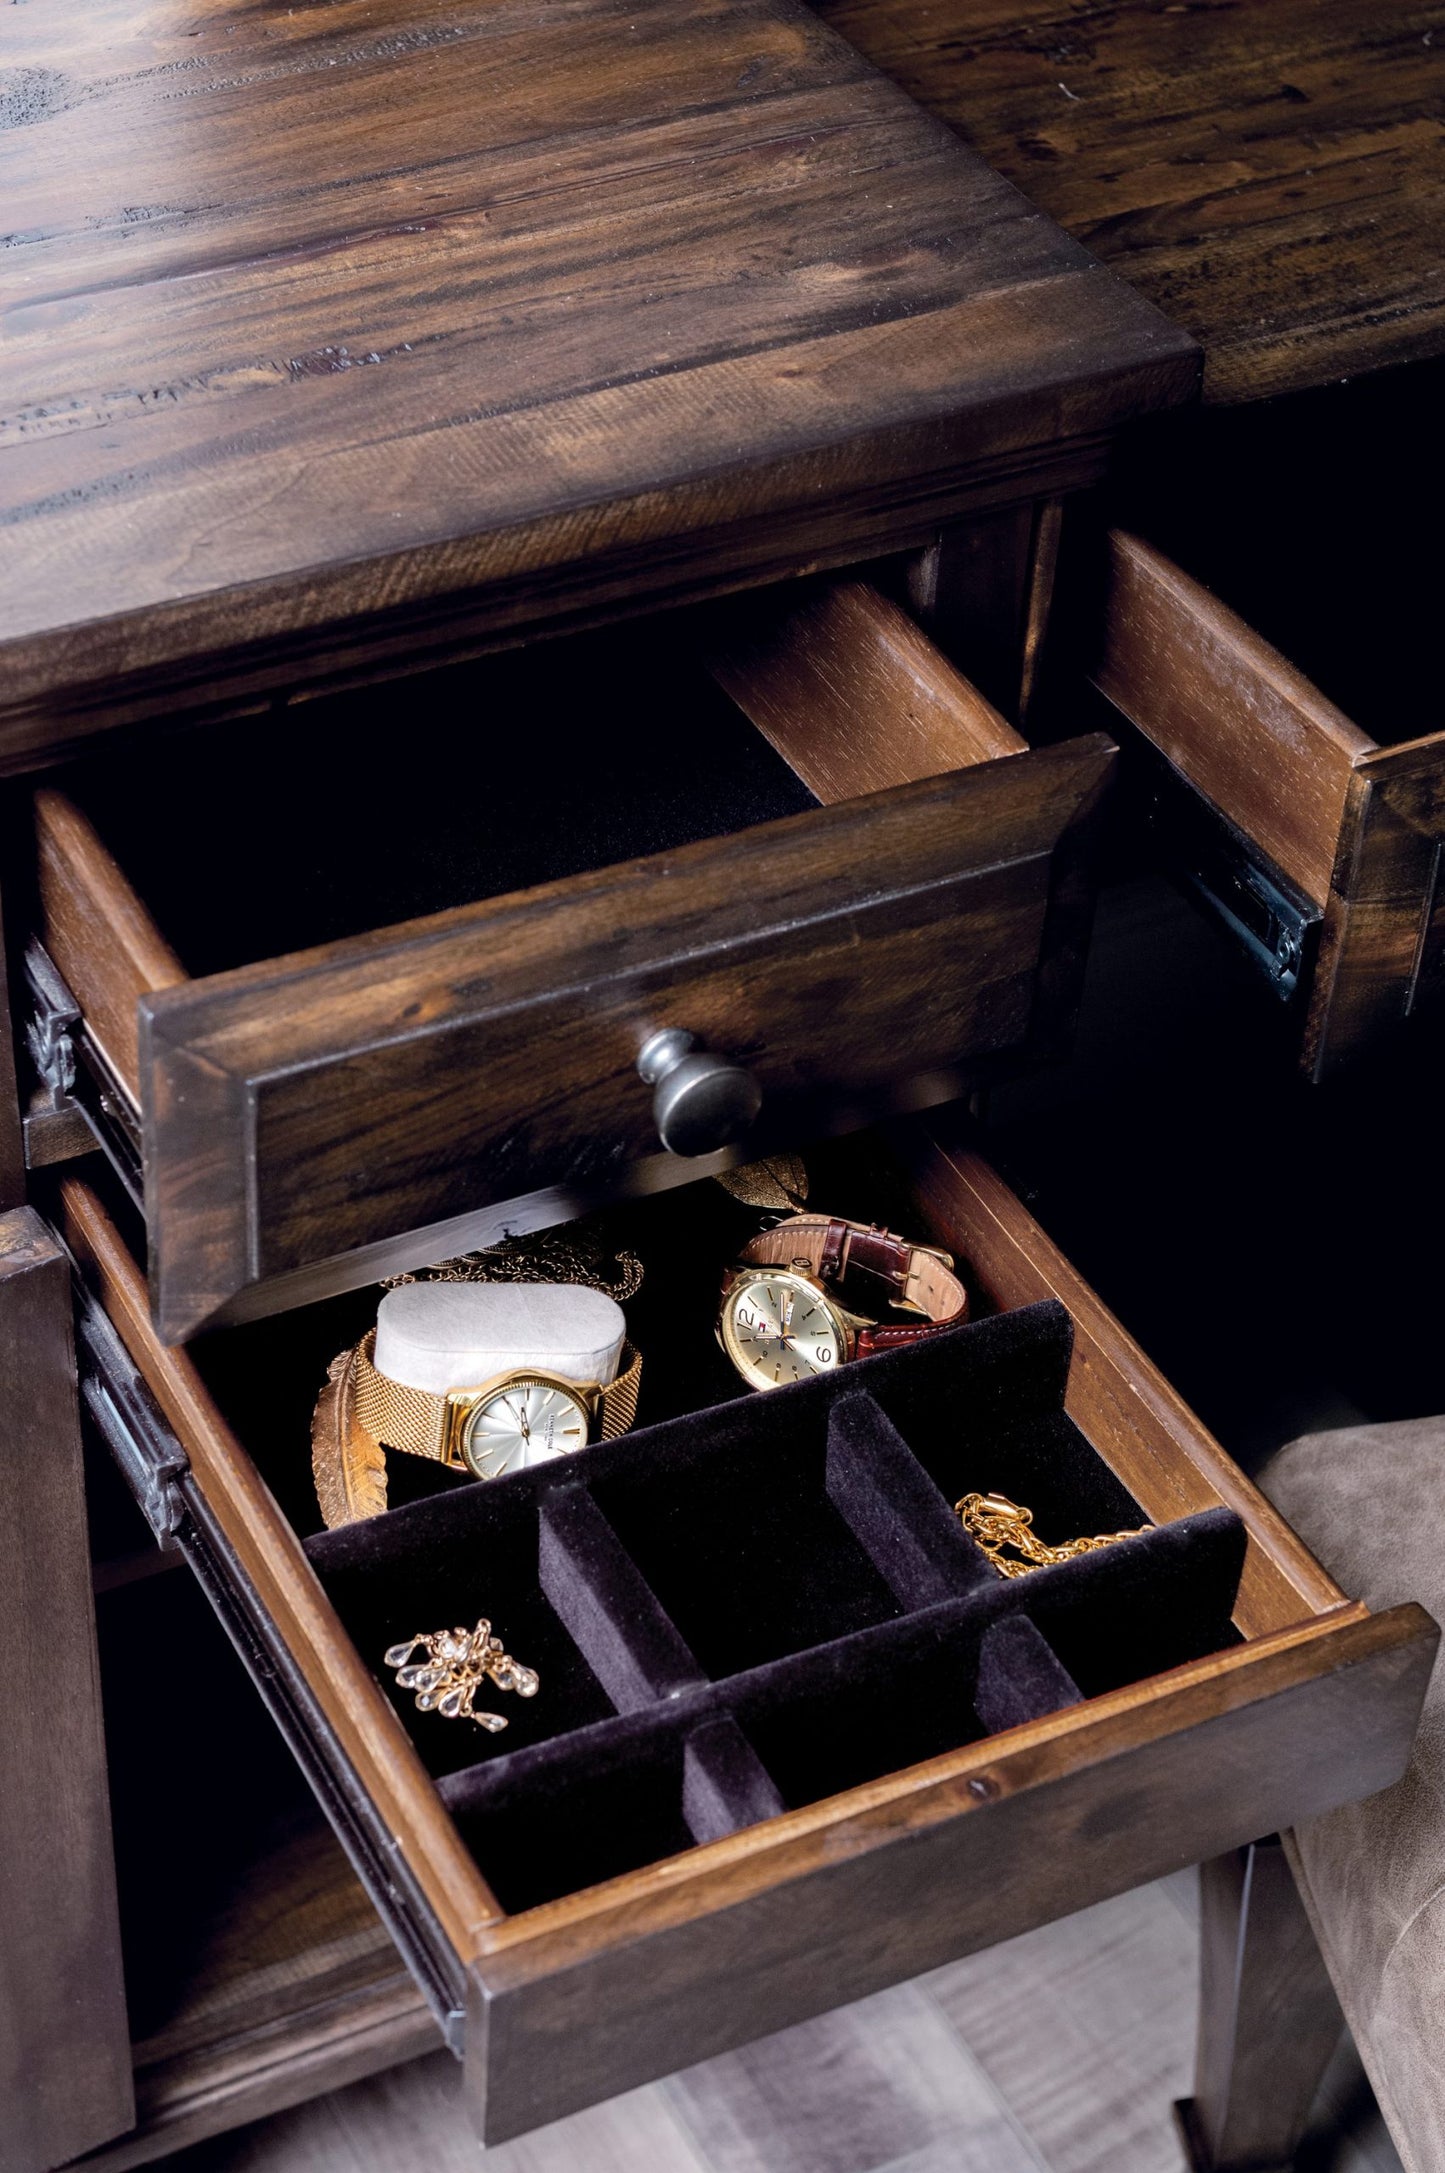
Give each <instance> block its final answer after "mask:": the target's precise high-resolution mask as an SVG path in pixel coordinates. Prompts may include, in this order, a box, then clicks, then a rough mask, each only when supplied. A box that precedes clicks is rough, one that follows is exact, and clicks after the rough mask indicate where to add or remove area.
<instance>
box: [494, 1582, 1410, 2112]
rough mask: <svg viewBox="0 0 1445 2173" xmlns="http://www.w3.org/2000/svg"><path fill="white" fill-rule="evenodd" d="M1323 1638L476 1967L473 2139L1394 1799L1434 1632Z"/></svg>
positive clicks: (1372, 1631) (1193, 1681)
mask: <svg viewBox="0 0 1445 2173" xmlns="http://www.w3.org/2000/svg"><path fill="white" fill-rule="evenodd" d="M1319 1631H1320V1634H1316V1635H1315V1636H1314V1637H1313V1639H1312V1640H1311V1641H1310V1642H1309V1643H1308V1644H1306V1645H1304V1646H1301V1645H1299V1644H1297V1643H1291V1642H1289V1641H1288V1640H1280V1641H1277V1644H1276V1649H1275V1650H1274V1651H1272V1652H1267V1651H1264V1650H1261V1651H1259V1652H1258V1653H1257V1654H1255V1655H1252V1656H1251V1658H1250V1660H1249V1661H1248V1663H1247V1664H1245V1665H1243V1666H1240V1665H1238V1664H1237V1663H1236V1664H1235V1665H1234V1666H1233V1667H1232V1668H1230V1667H1228V1666H1226V1667H1225V1668H1224V1669H1220V1668H1219V1667H1218V1666H1217V1665H1216V1666H1214V1667H1211V1668H1207V1669H1198V1670H1196V1669H1187V1670H1184V1669H1181V1670H1180V1671H1179V1681H1178V1685H1177V1687H1175V1686H1174V1685H1173V1684H1172V1683H1171V1684H1170V1685H1169V1687H1167V1688H1166V1687H1165V1685H1164V1684H1161V1685H1160V1686H1159V1687H1158V1689H1157V1690H1156V1691H1155V1693H1154V1695H1153V1696H1152V1698H1148V1699H1145V1698H1143V1697H1139V1696H1137V1694H1129V1693H1125V1694H1123V1695H1122V1696H1121V1697H1120V1698H1119V1699H1118V1700H1100V1701H1097V1705H1096V1706H1095V1707H1094V1708H1093V1709H1091V1711H1090V1714H1089V1717H1088V1718H1087V1719H1085V1718H1083V1717H1082V1716H1080V1717H1079V1719H1078V1723H1077V1725H1076V1727H1075V1729H1074V1731H1073V1733H1072V1734H1069V1733H1064V1734H1062V1735H1058V1734H1056V1735H1055V1738H1054V1740H1053V1741H1052V1742H1048V1743H1045V1742H1043V1741H1041V1740H1040V1741H1034V1742H1029V1741H1028V1740H1027V1739H1026V1737H1025V1732H1024V1731H1018V1734H1017V1736H1010V1737H1009V1739H1008V1741H1009V1743H1010V1744H1011V1745H1013V1744H1015V1743H1017V1747H1016V1748H1010V1749H1008V1750H1007V1751H1003V1750H1002V1746H1000V1750H1001V1752H1002V1754H1001V1755H1000V1754H997V1753H996V1754H995V1755H994V1756H993V1757H992V1758H990V1757H989V1756H988V1755H987V1749H986V1747H985V1746H980V1749H979V1753H978V1754H977V1755H976V1756H975V1758H974V1760H973V1761H972V1762H971V1768H970V1767H965V1768H964V1769H963V1770H960V1766H961V1764H962V1761H959V1760H951V1761H948V1763H949V1765H950V1766H951V1767H952V1768H953V1770H952V1771H950V1772H948V1773H947V1774H946V1775H945V1774H942V1773H940V1774H939V1775H938V1776H937V1777H936V1778H932V1779H930V1776H929V1769H923V1770H922V1771H921V1772H920V1774H919V1776H918V1778H919V1781H920V1783H921V1785H920V1786H919V1788H918V1790H917V1793H916V1794H915V1795H914V1797H913V1798H912V1800H911V1801H909V1802H907V1803H902V1802H896V1801H895V1802H892V1803H888V1804H884V1805H880V1806H877V1807H872V1808H867V1809H863V1810H862V1811H860V1812H859V1813H858V1815H857V1816H855V1817H852V1818H848V1819H845V1820H842V1821H839V1822H838V1823H836V1824H834V1825H832V1826H831V1827H830V1828H829V1829H828V1830H827V1832H826V1833H825V1834H814V1835H811V1836H807V1837H804V1838H800V1839H798V1840H797V1841H796V1842H794V1843H793V1844H792V1845H791V1846H790V1845H788V1844H787V1843H784V1844H782V1845H780V1846H779V1847H778V1849H777V1850H776V1851H775V1852H774V1854H775V1856H776V1858H777V1859H778V1861H777V1862H776V1863H775V1865H774V1866H773V1868H772V1870H771V1874H770V1876H769V1877H768V1878H767V1880H766V1882H765V1883H764V1882H763V1881H762V1880H761V1879H760V1877H759V1867H758V1865H757V1863H756V1861H755V1860H754V1859H753V1858H751V1857H749V1856H748V1855H745V1854H742V1853H741V1852H738V1853H737V1854H736V1861H735V1863H734V1865H733V1867H732V1871H731V1878H730V1879H729V1876H728V1874H727V1873H726V1872H724V1873H723V1875H722V1876H721V1877H720V1878H719V1879H718V1880H717V1881H716V1883H715V1892H717V1894H718V1898H719V1901H720V1906H718V1907H716V1908H715V1909H713V1910H712V1911H710V1912H709V1913H708V1914H706V1915H702V1916H695V1915H691V1916H689V1915H685V1914H684V1912H682V1911H681V1910H679V1908H678V1907H677V1902H676V1896H675V1895H669V1894H668V1893H667V1892H666V1891H665V1890H664V1891H663V1892H661V1893H659V1894H658V1895H656V1896H655V1897H654V1898H653V1899H652V1900H651V1901H650V1902H649V1903H648V1904H644V1905H642V1906H640V1907H639V1906H636V1905H634V1906H632V1907H631V1908H626V1907H620V1908H617V1909H615V1910H614V1911H612V1912H610V1913H609V1912H607V1911H606V1910H605V1908H604V1909H603V1910H600V1911H599V1913H598V1917H597V1920H596V1921H595V1922H594V1923H593V1924H591V1925H586V1924H583V1925H578V1926H572V1927H567V1928H562V1929H559V1930H557V1931H556V1932H555V1933H553V1934H551V1935H546V1934H544V1935H543V1936H541V1937H539V1938H535V1939H530V1940H528V1941H527V1942H526V1944H525V1947H524V1946H522V1945H521V1944H518V1945H517V1946H516V1947H515V1948H512V1949H509V1948H508V1947H506V1946H502V1947H500V1948H499V1950H498V1952H496V1953H495V1954H492V1955H487V1956H484V1957H483V1958H482V1959H481V1960H480V1961H479V1962H478V1963H477V1964H476V1965H475V1968H474V1970H473V1980H474V1985H475V1993H476V1996H475V1997H474V1999H473V2001H472V2003H471V2005H470V2007H469V2013H468V2027H467V2068H468V2086H469V2092H470V2095H471V2100H472V2106H473V2113H474V2117H475V2119H476V2121H477V2125H478V2129H479V2131H480V2133H481V2135H482V2138H483V2140H484V2141H485V2142H487V2143H500V2142H505V2141H507V2140H508V2139H509V2138H511V2137H512V2136H516V2135H520V2134H522V2133H524V2132H525V2131H526V2130H527V2129H529V2128H533V2127H536V2126H538V2125H539V2124H541V2123H543V2122H547V2121H552V2120H557V2119H560V2118H562V2117H563V2116H564V2115H565V2114H567V2113H571V2112H576V2111H579V2110H580V2109H581V2108H582V2107H584V2106H587V2105H591V2104H595V2103H596V2102H597V2100H598V2099H599V2098H603V2097H610V2096H612V2095H613V2094H614V2093H615V2092H617V2091H620V2090H626V2089H631V2088H634V2087H636V2086H637V2085H638V2084H640V2083H645V2082H650V2081H652V2080H654V2079H655V2078H657V2077H658V2076H661V2075H666V2074H670V2073H672V2072H673V2071H674V2070H675V2069H677V2068H679V2067H683V2066H688V2065H691V2064H692V2063H693V2062H694V2061H697V2060H703V2059H709V2058H712V2057H713V2056H714V2055H715V2054H717V2053H720V2052H726V2051H729V2050H731V2049H732V2048H733V2047H734V2046H736V2045H739V2044H743V2043H746V2042H748V2041H749V2040H751V2039H753V2038H755V2037H758V2036H761V2035H763V2034H764V2033H766V2032H769V2031H773V2030H779V2029H786V2028H789V2027H791V2026H792V2025H793V2024H795V2023H797V2022H801V2021H805V2020H807V2019H808V2018H809V2017H811V2016H813V2015H817V2014H821V2013H824V2012H826V2011H827V2010H828V2009H829V2008H832V2007H836V2006H839V2005H841V2004H842V2003H843V2002H845V2001H849V2000H855V1999H863V1998H865V1997H867V1996H868V1995H869V1994H870V1993H873V1992H877V1991H882V1990H884V1989H885V1988H886V1987H887V1986H889V1985H893V1984H898V1983H900V1982H902V1981H903V1980H904V1979H906V1978H909V1977H913V1976H917V1975H918V1974H920V1973H921V1972H922V1971H924V1970H928V1969H935V1968H938V1967H940V1966H941V1965H942V1964H943V1963H945V1962H949V1961H953V1960H956V1959H957V1958H958V1957H959V1956H961V1955H964V1954H970V1953H974V1952H976V1951H977V1950H978V1949H980V1948H982V1947H988V1946H992V1945H995V1944H996V1943H997V1942H998V1941H1000V1940H1004V1939H1009V1938H1013V1937H1014V1936H1015V1935H1017V1934H1018V1933H1021V1932H1025V1931H1029V1930H1031V1929H1033V1928H1034V1927H1035V1926H1037V1925H1039V1924H1042V1923H1047V1922H1050V1921H1052V1920H1053V1919H1054V1918H1056V1917H1060V1916H1068V1915H1072V1914H1073V1913H1074V1912H1075V1911H1076V1910H1079V1909H1083V1908H1087V1907H1088V1906H1089V1905H1090V1904H1092V1903H1094V1902H1096V1901H1103V1900H1106V1899H1107V1898H1108V1897H1109V1896H1110V1895H1112V1894H1117V1893H1120V1892H1122V1891H1124V1890H1125V1889H1126V1888H1129V1887H1132V1886H1137V1885H1142V1884H1143V1883H1144V1882H1146V1881H1147V1880H1150V1879H1155V1878H1159V1877H1161V1876H1163V1875H1164V1874H1165V1873H1166V1872H1170V1871H1177V1870H1180V1869H1182V1868H1183V1867H1184V1866H1186V1865H1188V1864H1192V1863H1197V1862H1201V1861H1203V1860H1204V1859H1206V1858H1208V1857H1210V1856H1215V1855H1219V1854H1222V1853H1223V1852H1224V1851H1225V1850H1226V1849H1229V1848H1234V1847H1236V1846H1238V1845H1240V1844H1242V1843H1243V1842H1244V1841H1246V1840H1248V1839H1250V1838H1251V1837H1254V1836H1257V1835H1259V1834H1262V1833H1271V1832H1273V1831H1275V1830H1276V1828H1278V1827H1280V1826H1283V1825H1288V1824H1290V1823H1292V1822H1293V1821H1294V1820H1295V1819H1297V1818H1304V1817H1307V1816H1310V1815H1311V1814H1313V1813H1315V1812H1319V1811H1324V1810H1327V1809H1330V1808H1331V1807H1333V1806H1334V1805H1335V1804H1337V1803H1338V1802H1339V1801H1340V1800H1341V1798H1342V1797H1351V1798H1352V1797H1355V1796H1360V1795H1367V1794H1370V1793H1372V1792H1373V1791H1374V1790H1375V1789H1377V1788H1381V1787H1384V1786H1386V1785H1387V1784H1388V1783H1389V1782H1390V1781H1392V1780H1393V1779H1394V1778H1395V1777H1396V1776H1397V1775H1398V1773H1399V1770H1400V1765H1401V1761H1402V1758H1403V1756H1404V1751H1405V1748H1406V1745H1407V1742H1408V1735H1407V1734H1404V1733H1403V1732H1402V1724H1401V1716H1402V1715H1404V1714H1414V1713H1415V1712H1417V1711H1418V1709H1419V1704H1420V1700H1421V1699H1422V1698H1423V1696H1424V1692H1425V1686H1426V1683H1427V1681H1428V1679H1429V1674H1430V1667H1431V1662H1432V1660H1433V1656H1434V1649H1435V1646H1434V1638H1433V1635H1431V1634H1429V1633H1430V1625H1429V1623H1428V1619H1427V1618H1425V1617H1424V1616H1422V1614H1421V1612H1420V1610H1419V1609H1418V1608H1409V1607H1406V1608H1399V1609H1396V1610H1394V1611H1393V1612H1392V1613H1390V1614H1389V1615H1383V1616H1377V1617H1374V1618H1369V1619H1366V1620H1364V1621H1360V1620H1356V1621H1355V1622H1354V1623H1353V1624H1350V1625H1344V1624H1342V1625H1341V1626H1339V1627H1337V1628H1334V1629H1328V1628H1326V1627H1325V1626H1324V1625H1323V1624H1322V1625H1320V1626H1319ZM1422 1631H1423V1632H1424V1633H1425V1634H1424V1635H1423V1637H1422ZM1166 1680H1167V1679H1166ZM1130 1704H1133V1705H1134V1706H1135V1708H1136V1709H1135V1710H1134V1711H1133V1712H1132V1713H1131V1712H1129V1711H1128V1710H1127V1707H1128V1705H1130ZM1110 1707H1113V1708H1114V1709H1113V1710H1109V1708H1110ZM1099 1708H1103V1710H1100V1709H1099ZM1056 1725H1057V1723H1055V1726H1056ZM1410 1725H1411V1723H1410V1722H1408V1721H1406V1722H1405V1728H1406V1729H1408V1727H1409V1726H1410ZM1020 1738H1024V1739H1023V1740H1020ZM939 1764H940V1766H942V1765H943V1764H944V1761H939ZM740 1838H742V1837H740ZM726 1846H727V1845H726V1844H724V1847H726ZM733 1846H734V1848H735V1847H736V1845H735V1844H734V1845H733ZM715 1853H717V1854H721V1853H722V1850H718V1851H716V1852H715ZM730 1885H731V1889H732V1891H731V1893H729V1886H730Z"/></svg>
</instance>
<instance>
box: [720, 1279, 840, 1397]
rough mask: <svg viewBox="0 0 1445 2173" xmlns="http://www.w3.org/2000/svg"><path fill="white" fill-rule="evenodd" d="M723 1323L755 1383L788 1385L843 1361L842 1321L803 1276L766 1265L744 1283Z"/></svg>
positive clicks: (731, 1349) (731, 1351) (730, 1348)
mask: <svg viewBox="0 0 1445 2173" xmlns="http://www.w3.org/2000/svg"><path fill="white" fill-rule="evenodd" d="M722 1327H723V1344H724V1347H725V1349H726V1351H727V1354H728V1356H729V1358H731V1360H732V1362H733V1364H734V1365H735V1366H736V1367H737V1369H738V1371H739V1373H740V1374H741V1375H742V1377H743V1379H744V1380H745V1381H746V1382H747V1383H748V1385H749V1387H750V1388H783V1387H786V1385H787V1383H788V1382H789V1381H807V1380H810V1379H811V1378H812V1376H813V1375H814V1374H815V1373H826V1372H828V1371H829V1370H830V1369H831V1368H832V1367H834V1366H836V1365H839V1364H841V1362H842V1358H843V1325H842V1322H841V1321H840V1320H839V1318H838V1316H837V1314H836V1313H835V1312H834V1310H833V1308H832V1306H830V1305H829V1303H828V1301H827V1299H826V1298H824V1297H823V1296H822V1295H821V1294H820V1293H819V1292H818V1291H817V1290H815V1289H814V1287H813V1285H812V1284H811V1283H809V1282H808V1281H807V1280H806V1279H805V1278H804V1277H803V1276H801V1275H790V1274H787V1273H784V1272H783V1271H781V1270H779V1271H772V1270H768V1269H762V1270H760V1271H759V1273H758V1274H756V1275H754V1276H750V1277H749V1278H748V1280H747V1281H746V1282H744V1283H739V1284H738V1286H737V1287H736V1289H734V1291H733V1292H732V1294H731V1296H730V1298H729V1300H728V1303H727V1308H726V1311H725V1312H724V1315H723V1323H722Z"/></svg>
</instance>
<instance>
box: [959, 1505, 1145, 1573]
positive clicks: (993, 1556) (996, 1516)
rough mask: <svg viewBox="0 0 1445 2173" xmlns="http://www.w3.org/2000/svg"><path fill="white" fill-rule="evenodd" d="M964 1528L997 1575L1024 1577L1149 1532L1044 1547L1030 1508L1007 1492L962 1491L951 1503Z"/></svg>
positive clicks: (1102, 1534)
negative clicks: (964, 1492)
mask: <svg viewBox="0 0 1445 2173" xmlns="http://www.w3.org/2000/svg"><path fill="white" fill-rule="evenodd" d="M953 1506H954V1510H955V1512H956V1513H957V1515H958V1516H959V1518H960V1519H961V1521H962V1524H963V1528H964V1530H965V1531H966V1532H967V1533H968V1535H969V1537H970V1538H971V1539H976V1540H977V1541H978V1544H979V1546H980V1547H981V1548H982V1549H983V1551H984V1553H985V1554H986V1555H987V1556H988V1558H989V1560H990V1562H992V1564H993V1566H994V1568H995V1569H996V1570H997V1571H998V1573H999V1575H1000V1577H1027V1575H1028V1574H1029V1571H1030V1570H1033V1569H1047V1568H1048V1567H1049V1566H1050V1565H1051V1564H1052V1563H1054V1562H1072V1561H1074V1560H1075V1558H1076V1557H1077V1556H1079V1555H1081V1554H1093V1553H1094V1552H1095V1551H1096V1550H1097V1549H1098V1548H1100V1547H1116V1546H1117V1545H1118V1543H1119V1541H1120V1540H1121V1539H1137V1538H1138V1536H1139V1532H1151V1531H1152V1530H1153V1529H1154V1527H1153V1525H1152V1524H1141V1525H1140V1526H1139V1531H1135V1532H1096V1533H1095V1534H1094V1536H1093V1537H1092V1538H1091V1539H1066V1540H1065V1542H1064V1544H1063V1545H1062V1546H1061V1547H1050V1546H1046V1545H1045V1543H1044V1541H1043V1540H1042V1539H1040V1538H1039V1537H1038V1534H1037V1533H1036V1532H1035V1531H1034V1529H1033V1522H1034V1513H1033V1511H1032V1509H1021V1508H1020V1507H1019V1504H1018V1503H1017V1502H1016V1501H1010V1500H1009V1498H1008V1496H1007V1494H965V1495H964V1497H963V1499H962V1501H956V1502H955V1503H954V1505H953Z"/></svg>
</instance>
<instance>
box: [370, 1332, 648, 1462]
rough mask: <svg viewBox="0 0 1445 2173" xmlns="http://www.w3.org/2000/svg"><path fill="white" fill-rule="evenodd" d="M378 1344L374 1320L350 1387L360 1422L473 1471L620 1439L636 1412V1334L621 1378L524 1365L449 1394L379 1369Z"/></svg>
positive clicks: (383, 1440)
mask: <svg viewBox="0 0 1445 2173" xmlns="http://www.w3.org/2000/svg"><path fill="white" fill-rule="evenodd" d="M375 1348H376V1330H375V1329H374V1328H373V1329H372V1330H371V1331H370V1333H369V1334H367V1335H366V1336H364V1337H363V1338H362V1340H361V1342H360V1343H359V1344H358V1345H357V1347H356V1351H355V1354H354V1359H353V1367H354V1370H353V1374H352V1393H353V1396H354V1399H355V1401H354V1409H355V1413H356V1417H357V1420H358V1421H359V1423H360V1424H361V1426H362V1427H363V1428H364V1429H365V1431H366V1432H367V1433H368V1434H370V1435H371V1437H372V1439H373V1440H374V1441H376V1442H379V1443H380V1444H381V1446H382V1447H383V1448H388V1449H402V1450H404V1451H405V1452H406V1454H407V1455H408V1456H429V1457H430V1458H431V1459H432V1461H433V1462H434V1463H439V1464H446V1465H449V1466H450V1468H451V1469H452V1470H453V1471H469V1472H470V1473H471V1474H472V1476H473V1478H476V1479H499V1478H500V1477H501V1476H502V1473H503V1472H504V1471H520V1470H522V1468H523V1467H524V1466H525V1465H528V1464H540V1463H544V1462H545V1461H546V1460H547V1459H548V1458H549V1457H552V1456H565V1455H567V1454H569V1453H570V1452H571V1451H573V1450H575V1449H581V1448H585V1447H586V1446H587V1443H588V1442H589V1441H615V1440H616V1438H617V1436H618V1435H619V1434H625V1433H626V1432H627V1429H628V1428H629V1426H631V1424H632V1422H633V1420H634V1419H635V1418H636V1416H637V1395H638V1390H639V1388H640V1387H641V1385H642V1356H641V1353H640V1352H639V1351H636V1350H634V1348H633V1346H632V1345H631V1344H630V1343H624V1344H623V1346H622V1360H621V1370H620V1371H619V1373H618V1375H617V1378H616V1380H614V1381H608V1382H606V1383H605V1384H604V1383H603V1382H601V1381H567V1380H563V1379H562V1377H561V1376H560V1375H559V1374H553V1373H542V1372H539V1371H537V1370H536V1369H533V1368H522V1369H519V1370H517V1371H514V1372H511V1373H500V1374H497V1375H496V1376H495V1378H494V1379H492V1380H490V1381H483V1382H482V1384H481V1386H480V1387H478V1388H453V1389H448V1390H447V1391H446V1393H445V1394H438V1393H436V1392H435V1391H433V1390H430V1389H425V1388H408V1387H406V1385H405V1384H404V1383H403V1382H401V1381H393V1380H391V1379H390V1378H389V1376H388V1375H386V1374H384V1373H378V1372H377V1370H376V1367H375V1366H374V1365H373V1364H372V1353H373V1352H374V1350H375Z"/></svg>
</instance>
